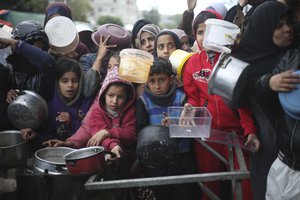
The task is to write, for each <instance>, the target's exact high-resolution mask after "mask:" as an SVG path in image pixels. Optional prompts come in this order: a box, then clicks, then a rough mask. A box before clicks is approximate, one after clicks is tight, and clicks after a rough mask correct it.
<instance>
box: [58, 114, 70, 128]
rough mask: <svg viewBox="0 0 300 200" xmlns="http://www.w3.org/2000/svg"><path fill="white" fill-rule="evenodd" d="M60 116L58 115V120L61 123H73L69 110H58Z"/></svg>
mask: <svg viewBox="0 0 300 200" xmlns="http://www.w3.org/2000/svg"><path fill="white" fill-rule="evenodd" d="M57 114H58V116H57V117H56V121H59V122H61V123H65V124H66V125H70V124H71V116H70V114H69V113H68V112H57Z"/></svg>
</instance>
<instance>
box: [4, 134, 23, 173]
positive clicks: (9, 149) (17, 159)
mask: <svg viewBox="0 0 300 200" xmlns="http://www.w3.org/2000/svg"><path fill="white" fill-rule="evenodd" d="M27 156H28V146H27V142H26V140H24V139H23V138H22V136H21V132H20V131H18V130H6V131H0V167H1V168H14V167H18V166H22V165H26V162H27Z"/></svg>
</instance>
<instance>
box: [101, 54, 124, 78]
mask: <svg viewBox="0 0 300 200" xmlns="http://www.w3.org/2000/svg"><path fill="white" fill-rule="evenodd" d="M111 57H114V58H116V59H118V60H120V51H111V50H108V51H107V53H106V54H105V56H104V57H103V61H102V66H103V67H101V74H102V75H103V76H104V77H105V76H106V74H107V69H108V68H107V66H108V63H109V60H110V58H111Z"/></svg>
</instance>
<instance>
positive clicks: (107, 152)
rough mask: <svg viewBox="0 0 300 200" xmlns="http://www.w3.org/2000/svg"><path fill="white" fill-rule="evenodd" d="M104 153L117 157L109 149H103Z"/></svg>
mask: <svg viewBox="0 0 300 200" xmlns="http://www.w3.org/2000/svg"><path fill="white" fill-rule="evenodd" d="M104 154H110V156H111V157H112V158H115V157H117V155H116V154H115V153H113V152H111V151H108V150H104Z"/></svg>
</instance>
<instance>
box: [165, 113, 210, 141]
mask: <svg viewBox="0 0 300 200" xmlns="http://www.w3.org/2000/svg"><path fill="white" fill-rule="evenodd" d="M168 115H169V132H170V137H173V138H175V137H176V138H207V137H209V136H210V128H211V114H210V112H209V111H208V109H207V108H205V107H193V108H192V109H189V110H188V109H185V108H184V107H169V108H168Z"/></svg>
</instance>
